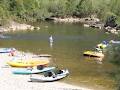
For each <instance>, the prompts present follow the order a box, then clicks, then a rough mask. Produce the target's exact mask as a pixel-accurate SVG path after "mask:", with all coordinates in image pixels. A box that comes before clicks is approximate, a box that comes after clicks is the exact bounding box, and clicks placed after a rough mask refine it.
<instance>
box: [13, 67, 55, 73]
mask: <svg viewBox="0 0 120 90" xmlns="http://www.w3.org/2000/svg"><path fill="white" fill-rule="evenodd" d="M53 69H55V67H43V68H33V69H32V68H18V69H15V70H13V71H12V73H13V74H38V73H42V72H46V71H49V70H53Z"/></svg>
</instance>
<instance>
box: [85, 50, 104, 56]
mask: <svg viewBox="0 0 120 90" xmlns="http://www.w3.org/2000/svg"><path fill="white" fill-rule="evenodd" d="M83 54H84V55H85V56H91V57H104V54H103V53H102V52H96V51H85V52H84V53H83Z"/></svg>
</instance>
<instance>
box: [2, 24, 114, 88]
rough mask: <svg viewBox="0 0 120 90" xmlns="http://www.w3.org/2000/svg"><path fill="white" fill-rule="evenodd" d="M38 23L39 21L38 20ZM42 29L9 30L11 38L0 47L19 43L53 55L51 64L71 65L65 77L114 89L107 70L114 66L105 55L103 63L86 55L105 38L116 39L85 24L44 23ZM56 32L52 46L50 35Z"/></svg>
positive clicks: (37, 52)
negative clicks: (83, 25) (11, 31)
mask: <svg viewBox="0 0 120 90" xmlns="http://www.w3.org/2000/svg"><path fill="white" fill-rule="evenodd" d="M37 25H38V24H37ZM38 26H40V27H41V29H40V30H34V31H25V32H14V33H7V34H6V35H7V36H9V38H4V39H0V47H15V48H16V49H18V50H22V51H26V52H32V53H36V54H42V53H48V54H51V55H52V60H51V64H52V65H54V66H56V67H59V68H68V69H69V71H70V75H69V76H68V77H67V78H65V79H63V80H61V82H67V83H70V84H74V85H78V86H87V87H94V88H96V90H112V88H113V85H114V81H113V80H112V79H111V78H110V77H109V75H108V74H107V72H108V71H110V70H112V69H113V66H112V65H111V64H110V63H109V62H108V61H107V59H104V61H103V62H102V64H101V63H100V62H99V61H97V60H95V59H94V58H86V57H84V56H83V52H84V51H85V50H92V49H93V48H94V47H95V45H96V44H98V43H100V42H101V41H103V40H111V39H115V38H116V37H115V36H114V35H107V34H105V33H104V32H103V31H101V30H97V29H91V28H84V27H82V26H80V25H79V24H54V23H41V24H39V25H38ZM50 35H52V36H53V39H54V42H53V46H52V47H51V46H50V44H49V37H50Z"/></svg>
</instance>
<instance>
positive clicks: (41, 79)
mask: <svg viewBox="0 0 120 90" xmlns="http://www.w3.org/2000/svg"><path fill="white" fill-rule="evenodd" d="M47 73H48V75H45V74H44V75H38V76H34V75H32V76H31V77H30V81H31V82H52V81H57V80H60V79H62V78H64V77H66V76H67V75H68V74H69V71H68V70H67V69H66V70H60V72H58V73H56V74H55V72H53V71H51V72H47Z"/></svg>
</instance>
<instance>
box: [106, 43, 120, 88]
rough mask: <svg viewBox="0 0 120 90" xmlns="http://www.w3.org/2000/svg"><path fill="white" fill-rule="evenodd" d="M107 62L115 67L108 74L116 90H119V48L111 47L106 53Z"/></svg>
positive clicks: (117, 46) (116, 46)
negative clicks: (114, 83) (113, 81)
mask: <svg viewBox="0 0 120 90" xmlns="http://www.w3.org/2000/svg"><path fill="white" fill-rule="evenodd" d="M107 56H108V60H109V61H110V62H111V63H112V64H114V65H115V66H116V68H115V69H114V70H113V71H111V72H110V75H111V76H112V77H113V78H114V79H115V80H116V82H117V84H116V85H117V90H120V46H119V45H112V46H110V47H109V48H108V51H107Z"/></svg>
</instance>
